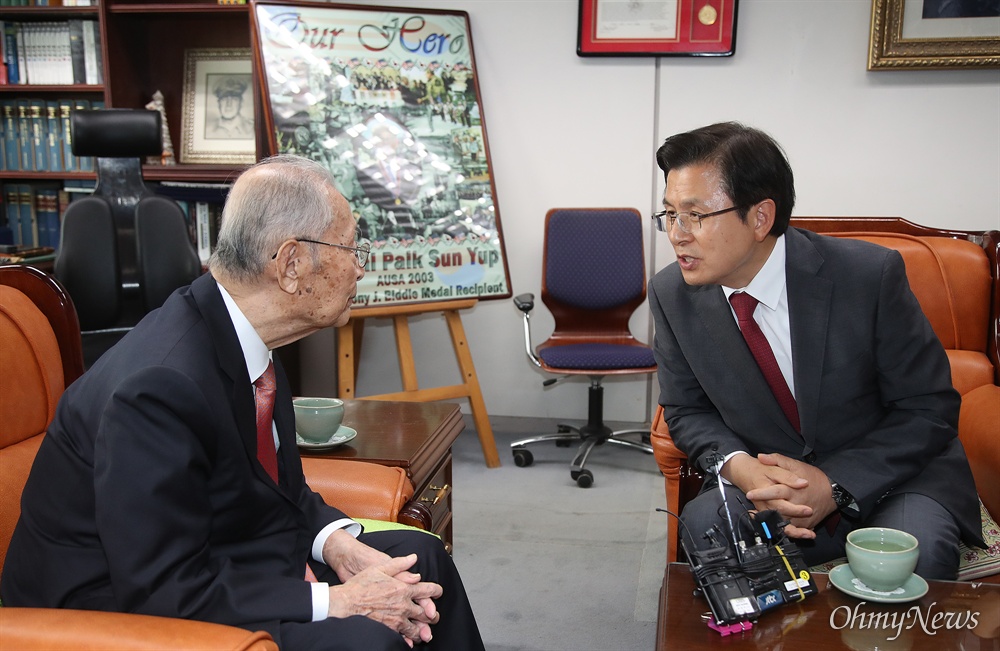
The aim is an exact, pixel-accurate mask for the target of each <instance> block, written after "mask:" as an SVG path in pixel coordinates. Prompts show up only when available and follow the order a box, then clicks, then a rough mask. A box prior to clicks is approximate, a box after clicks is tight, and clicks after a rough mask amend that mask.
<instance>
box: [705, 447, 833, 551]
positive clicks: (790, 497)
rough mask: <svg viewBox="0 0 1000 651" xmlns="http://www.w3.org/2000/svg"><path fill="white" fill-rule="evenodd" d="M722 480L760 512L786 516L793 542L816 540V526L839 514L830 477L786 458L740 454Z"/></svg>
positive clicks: (811, 467) (727, 464)
mask: <svg viewBox="0 0 1000 651" xmlns="http://www.w3.org/2000/svg"><path fill="white" fill-rule="evenodd" d="M722 476H723V477H725V478H726V479H727V480H729V481H730V482H732V483H733V484H734V485H735V486H736V487H738V488H739V489H740V490H742V491H743V492H744V493H746V496H747V499H749V500H750V501H751V502H753V504H754V507H756V508H757V510H759V511H763V510H765V509H774V510H775V511H777V512H778V513H779V514H781V515H782V516H784V517H785V518H786V519H787V520H788V521H789V523H790V524H789V525H788V526H787V527H785V535H786V536H788V537H789V538H802V539H813V538H815V537H816V532H815V531H813V529H814V528H815V527H816V525H818V524H819V523H820V522H822V521H823V520H825V519H826V517H827V516H828V515H830V514H831V513H833V512H834V511H836V510H837V504H836V503H835V502H834V501H833V493H832V491H831V489H830V478H829V477H827V476H826V473H824V472H823V471H822V470H820V469H819V468H817V467H816V466H812V465H809V464H808V463H805V462H803V461H798V460H796V459H792V458H790V457H786V456H784V455H782V454H758V455H757V456H756V457H753V456H750V455H749V454H738V455H736V456H734V457H732V458H731V459H729V461H727V462H726V465H725V466H723V468H722Z"/></svg>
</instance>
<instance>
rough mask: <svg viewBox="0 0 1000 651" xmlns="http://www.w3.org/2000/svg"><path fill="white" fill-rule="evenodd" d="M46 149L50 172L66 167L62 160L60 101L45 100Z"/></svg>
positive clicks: (59, 170)
mask: <svg viewBox="0 0 1000 651" xmlns="http://www.w3.org/2000/svg"><path fill="white" fill-rule="evenodd" d="M45 149H46V156H45V157H46V159H48V162H49V171H50V172H61V171H63V170H64V169H65V167H64V166H63V160H62V127H61V126H60V124H59V102H55V101H51V100H50V101H48V102H45Z"/></svg>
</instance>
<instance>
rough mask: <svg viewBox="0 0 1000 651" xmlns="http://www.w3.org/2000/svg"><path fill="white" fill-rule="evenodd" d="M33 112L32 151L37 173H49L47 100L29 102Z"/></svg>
mask: <svg viewBox="0 0 1000 651" xmlns="http://www.w3.org/2000/svg"><path fill="white" fill-rule="evenodd" d="M28 104H29V107H30V111H31V149H32V151H33V154H32V156H33V158H34V162H35V167H34V168H33V169H34V170H35V171H36V172H48V171H49V146H48V142H47V141H46V139H45V100H43V99H33V100H30V101H29V103H28Z"/></svg>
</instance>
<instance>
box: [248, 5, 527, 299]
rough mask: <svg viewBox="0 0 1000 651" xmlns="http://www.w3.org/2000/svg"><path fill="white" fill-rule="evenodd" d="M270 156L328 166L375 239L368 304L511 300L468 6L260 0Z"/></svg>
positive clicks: (364, 291) (259, 49)
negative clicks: (293, 157) (434, 7)
mask: <svg viewBox="0 0 1000 651" xmlns="http://www.w3.org/2000/svg"><path fill="white" fill-rule="evenodd" d="M251 20H252V23H253V24H252V28H251V35H252V38H253V50H254V66H255V67H256V70H257V76H256V78H257V80H258V84H260V88H259V90H260V96H261V98H262V104H263V106H264V108H263V110H262V113H263V115H262V120H264V122H265V128H266V133H267V135H268V138H267V140H268V147H269V149H270V151H269V152H268V153H269V154H276V153H291V154H298V155H301V156H305V157H307V158H311V159H313V160H316V161H318V162H320V163H322V164H323V165H324V166H325V167H327V168H328V169H329V170H330V171H331V173H332V174H333V176H334V178H335V180H336V183H337V187H338V189H339V190H340V191H341V193H342V194H343V195H344V197H345V198H346V199H347V201H348V202H349V203H350V205H351V210H352V211H353V212H354V216H355V219H356V220H357V223H358V231H359V236H360V237H361V238H364V239H367V240H369V241H370V242H371V245H372V253H371V256H369V260H368V264H367V266H366V270H365V277H364V278H363V279H362V280H361V281H360V282H359V283H358V293H357V297H356V298H355V306H357V307H368V308H378V307H388V306H395V305H399V304H406V303H419V302H436V301H449V300H464V299H469V298H478V299H495V298H508V297H509V296H510V295H511V289H510V276H509V272H508V268H507V256H506V254H505V250H504V243H503V232H502V230H501V226H500V212H499V208H498V206H497V201H496V191H495V185H494V181H493V173H492V168H491V163H490V155H489V144H488V140H487V137H486V123H485V119H484V117H483V111H482V102H481V99H480V92H479V78H478V74H477V71H476V65H475V59H474V57H473V54H472V40H471V31H470V29H469V19H468V16H467V15H466V14H465V12H460V11H445V10H429V9H415V8H405V9H404V8H393V7H373V6H356V5H340V4H329V3H319V2H266V1H254V2H251Z"/></svg>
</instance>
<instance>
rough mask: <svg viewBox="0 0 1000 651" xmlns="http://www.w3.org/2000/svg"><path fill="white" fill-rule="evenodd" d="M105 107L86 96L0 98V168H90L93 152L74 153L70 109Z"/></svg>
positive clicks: (40, 169) (28, 170)
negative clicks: (89, 154)
mask: <svg viewBox="0 0 1000 651" xmlns="http://www.w3.org/2000/svg"><path fill="white" fill-rule="evenodd" d="M91 108H95V109H99V108H104V102H103V101H100V100H94V101H93V102H91V101H89V100H85V99H73V100H69V99H61V100H43V99H9V100H3V101H2V102H0V154H2V155H0V170H6V171H8V172H17V171H20V172H74V171H80V172H92V171H93V170H94V159H93V157H92V156H81V157H77V156H74V155H73V149H72V142H73V140H72V131H71V129H70V124H71V119H72V112H73V111H75V110H80V109H91Z"/></svg>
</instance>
